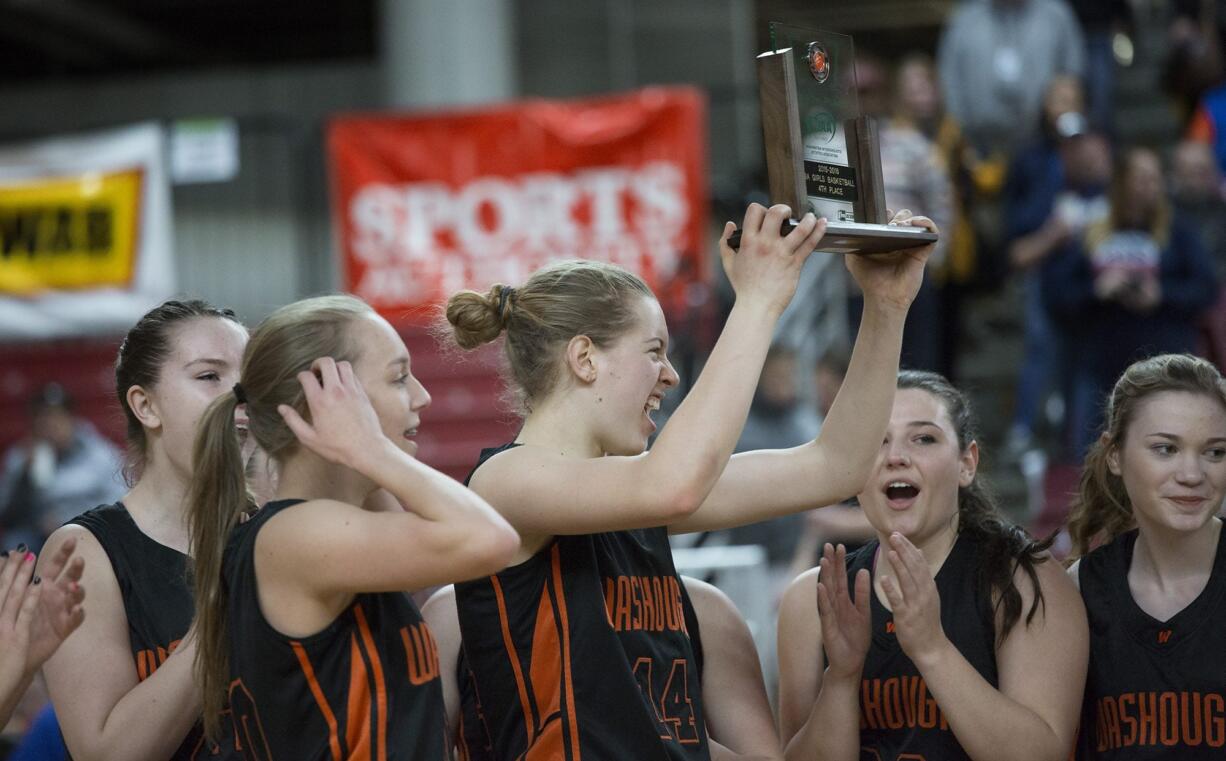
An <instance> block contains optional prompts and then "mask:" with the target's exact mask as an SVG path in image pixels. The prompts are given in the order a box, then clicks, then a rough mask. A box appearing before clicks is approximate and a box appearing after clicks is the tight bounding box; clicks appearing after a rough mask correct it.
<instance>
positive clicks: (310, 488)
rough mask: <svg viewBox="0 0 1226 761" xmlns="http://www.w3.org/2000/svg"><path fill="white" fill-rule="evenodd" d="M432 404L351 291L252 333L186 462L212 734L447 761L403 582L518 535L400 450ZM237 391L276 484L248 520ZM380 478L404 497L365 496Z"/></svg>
mask: <svg viewBox="0 0 1226 761" xmlns="http://www.w3.org/2000/svg"><path fill="white" fill-rule="evenodd" d="M429 403H430V395H429V394H428V393H426V390H425V389H424V388H423V387H422V385H421V384H420V383H418V381H417V379H416V378H414V377H413V374H412V372H411V369H410V357H409V352H408V350H407V349H406V348H405V345H404V341H403V340H401V338H400V336H399V334H397V333H396V331H395V330H394V329H393V328H392V326H391V325H389V324H388V322H387V321H386V320H384V319H383V318H382V317H380V316H378V315H377V314H375V312H374V311H373V310H372V309H371V308H370V307H369V306H367V305H366V304H365V303H363V302H362V301H359V300H358V299H355V298H351V297H348V296H323V297H319V298H314V299H306V300H304V301H299V302H295V303H293V304H289V305H287V306H284V307H281V308H280V309H278V310H277V311H275V312H273V313H272V314H271V315H269V317H268V318H267V319H265V320H264V322H262V323H261V324H260V326H259V327H258V328H257V329H256V330H255V332H254V333H253V334H252V336H251V341H250V343H249V344H248V346H247V350H246V352H244V354H243V357H242V362H241V367H240V373H239V377H238V383H237V384H235V385H234V388H233V391H232V392H231V393H227V394H225V395H223V396H222V397H221V398H220V399H218V400H217V401H216V402H214V403H213V405H212V406H211V407H209V409H208V411H207V412H206V413H205V415H204V419H203V421H202V422H201V425H200V433H199V435H198V436H197V438H196V442H195V447H194V450H193V458H192V459H193V462H194V463H195V478H194V480H193V482H192V489H191V493H190V495H189V499H188V505H189V516H190V527H191V546H192V550H193V557H194V558H195V568H194V576H195V593H196V599H197V600H198V601H199V620H198V622H197V628H198V631H199V635H198V640H199V645H198V648H197V650H196V659H195V675H196V678H197V680H198V683H199V685H200V690H201V692H202V694H203V697H202V700H203V705H204V726H205V730H206V732H207V733H208V734H209V736H211V737H220V736H223V735H231V734H232V735H233V736H236V737H237V738H238V740H239V742H240V743H241V745H242V746H243V747H245V748H246V749H247V752H248V753H249V754H250V755H248V756H247V758H250V759H260V760H263V759H269V758H282V759H294V760H295V761H325V759H327V760H332V761H334V760H335V759H339V758H346V759H359V758H378V759H386V758H396V759H423V760H424V759H430V761H437V760H438V759H441V758H445V757H446V750H445V744H446V739H445V736H444V732H445V726H444V717H443V697H442V691H441V689H440V687H439V683H438V660H437V651H436V649H435V647H434V645H433V638H432V637H431V635H430V631H429V629H428V628H427V627H426V626H425V624H424V623H423V621H422V618H421V614H420V613H419V612H418V609H417V606H416V605H414V604H413V601H412V600H411V599H410V598H409V596H408V595H407V594H405V593H404V590H412V589H420V588H422V587H427V586H432V585H437V584H443V583H449V582H452V581H456V580H459V579H466V578H472V577H474V576H480V575H482V574H486V573H490V572H491V571H492V570H494V569H497V568H501V567H502V566H503V565H505V564H506V563H507V561H508V560H509V559H510V557H511V554H512V552H514V551H515V550H517V549H518V547H519V539H518V537H517V536H516V534H515V532H514V531H513V530H512V529H511V527H510V526H509V525H507V523H506V521H504V520H503V519H502V518H501V517H499V516H498V514H497V513H495V512H494V511H493V510H492V509H491V508H490V506H489V505H487V504H486V503H485V501H484V500H482V499H481V498H480V497H478V496H477V495H476V494H474V493H473V492H472V491H470V490H468V489H465V488H464V487H462V486H461V485H460V484H458V483H456V482H455V481H453V480H452V479H450V478H448V477H446V476H444V475H443V474H441V473H439V472H438V471H435V470H433V469H431V468H429V467H428V466H426V465H423V464H422V463H420V462H418V461H417V460H416V459H415V458H414V457H413V455H414V454H415V453H416V451H417V444H416V442H414V441H413V436H414V435H415V434H416V432H417V427H418V425H419V423H420V419H421V412H422V410H424V409H425V408H426V407H427V406H428V405H429ZM239 404H245V405H246V410H247V425H248V430H249V435H250V436H251V437H252V438H254V439H255V443H256V444H257V445H258V446H259V447H260V448H261V449H262V450H263V451H264V452H265V453H266V454H267V456H268V458H269V459H270V460H271V461H272V462H273V463H275V465H276V472H277V483H276V495H275V499H274V500H272V501H270V502H268V503H267V504H266V505H264V506H263V507H262V508H260V510H259V511H258V512H257V513H255V514H254V515H253V516H252V517H251V518H250V520H247V521H246V522H241V521H240V518H241V516H242V514H243V513H244V511H249V510H251V509H253V508H254V504H253V503H252V501H251V497H250V493H249V492H248V488H247V483H246V482H245V480H244V468H243V459H242V454H241V449H242V447H241V443H240V440H239V436H238V433H237V432H236V431H235V429H234V426H233V424H232V420H233V417H234V411H235V408H236V407H237V406H238V405H239ZM381 489H383V490H386V491H387V492H388V493H390V494H391V495H392V496H393V497H395V498H397V499H398V500H400V501H401V502H402V503H403V504H404V505H405V509H390V510H384V509H369V508H368V506H367V503H368V502H369V503H371V504H374V503H377V502H379V500H370V498H371V496H372V495H375V494H376V493H379V492H380V490H381Z"/></svg>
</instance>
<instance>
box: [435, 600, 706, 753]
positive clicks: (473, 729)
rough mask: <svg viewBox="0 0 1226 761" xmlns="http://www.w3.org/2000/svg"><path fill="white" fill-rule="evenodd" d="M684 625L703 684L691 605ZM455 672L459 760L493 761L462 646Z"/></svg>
mask: <svg viewBox="0 0 1226 761" xmlns="http://www.w3.org/2000/svg"><path fill="white" fill-rule="evenodd" d="M685 626H686V628H687V629H688V630H689V632H690V642H691V643H693V647H694V665H695V666H696V667H697V669H698V674H699V682H700V683H701V681H702V667H703V653H702V634H701V632H700V631H699V628H698V617H697V616H696V615H695V613H694V608H693V607H692V606H689V605H687V606H686V608H685ZM455 671H456V673H455V678H456V685H457V686H458V688H459V693H460V722H459V726H457V727H456V748H457V749H458V750H459V756H458V757H457V761H494V759H496V758H497V757H498V755H497V754H496V753H494V741H493V738H492V737H491V735H490V728H489V725H488V724H487V722H486V720H485V706H483V705H482V704H481V693H480V692H479V691H478V690H477V680H476V677H475V676H474V675H473V671H472V669H470V668H469V667H468V661H466V660H465V659H464V649H463V648H460V652H459V655H458V657H457V658H456V667H455Z"/></svg>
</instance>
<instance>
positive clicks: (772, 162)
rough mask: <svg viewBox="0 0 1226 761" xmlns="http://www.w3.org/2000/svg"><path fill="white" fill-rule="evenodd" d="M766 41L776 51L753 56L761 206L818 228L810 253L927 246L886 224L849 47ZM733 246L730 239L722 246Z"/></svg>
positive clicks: (802, 37)
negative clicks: (785, 210) (763, 192)
mask: <svg viewBox="0 0 1226 761" xmlns="http://www.w3.org/2000/svg"><path fill="white" fill-rule="evenodd" d="M771 39H772V41H773V43H774V44H775V47H776V49H775V50H771V51H768V52H766V53H762V54H761V55H759V56H758V94H759V99H760V102H761V111H762V136H763V140H764V143H765V148H766V171H767V177H768V179H769V182H770V198H771V202H772V203H783V204H787V205H788V206H789V207H791V209H792V211H793V213H794V214H795V215H796V217H800V216H802V215H803V214H804V213H805V212H809V211H812V212H813V213H815V214H817V215H818V216H819V217H825V218H826V221H827V226H826V234H825V236H824V237H823V238H822V241H821V243H820V244H819V246H818V250H819V251H828V252H831V253H837V254H874V253H886V252H891V251H898V250H901V249H906V248H914V247H917V246H923V245H926V244H928V243H931V242H933V241H935V240H936V239H937V236H936V234H935V233H931V232H928V231H927V230H925V229H923V228H919V227H905V226H891V225H889V224H887V223H888V222H889V219H888V218H887V216H886V208H885V184H884V183H883V181H882V176H881V149H880V143H879V140H878V136H877V123H876V120H874V119H873V117H871V116H864V115H862V114H860V112H859V107H858V101H857V97H856V95H857V93H856V83H855V53H854V48H853V47H852V41H851V38H850V37H848V36H846V35H842V34H835V33H833V32H820V31H816V30H809V29H799V28H796V27H789V26H784V25H782V24H777V23H772V24H771ZM794 225H795V220H789V221H788V222H786V223H785V224H784V230H785V232H786V231H787V230H790V228H791V227H792V226H794ZM739 239H740V232H739V231H737V232H736V233H733V236H732V240H730V241H729V242H730V244H732V245H733V247H734V248H735V247H736V246H737V245H738V244H739Z"/></svg>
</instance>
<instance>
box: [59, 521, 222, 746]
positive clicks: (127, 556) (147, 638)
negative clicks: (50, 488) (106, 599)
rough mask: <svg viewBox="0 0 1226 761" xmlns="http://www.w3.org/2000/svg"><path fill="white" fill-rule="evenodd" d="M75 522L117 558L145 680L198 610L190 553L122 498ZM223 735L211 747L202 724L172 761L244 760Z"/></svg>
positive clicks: (114, 563) (115, 563) (138, 666)
mask: <svg viewBox="0 0 1226 761" xmlns="http://www.w3.org/2000/svg"><path fill="white" fill-rule="evenodd" d="M69 523H70V524H76V525H78V526H81V527H83V528H85V529H87V530H88V531H89V532H90V533H91V534H93V535H94V537H95V538H96V539H97V540H98V544H100V545H102V549H103V551H104V552H106V556H107V559H108V560H110V561H111V569H112V570H113V571H114V572H115V580H116V581H117V582H119V593H120V595H121V596H122V597H123V609H124V615H125V616H126V617H127V619H128V641H129V642H130V643H131V646H132V658H133V660H134V661H135V662H136V676H137V678H138V679H140V681H142V682H143V681H144V680H146V679H148V678H149V676H150V675H152V674H153V672H154V671H156V670H157V668H158V667H159V666H161V665H162V664H163V663H164V662H165V661H166V659H167V658H169V657H170V654H171V653H172V652H174V650H175V648H176V647H178V645H179V640H181V639H182V638H183V635H185V634H187V630H188V627H190V626H191V623H192V617H193V616H194V615H195V610H196V607H195V604H194V603H193V602H192V593H191V590H190V589H189V588H188V586H187V555H184V554H183V553H181V552H178V551H177V550H172V549H171V548H169V547H167V546H166V545H164V544H160V543H158V542H155V541H154V540H153V539H150V538H149V537H148V536H147V535H146V534H145V533H144V532H143V531H141V530H140V528H139V527H138V526H137V525H136V522H135V521H133V520H132V516H131V515H129V514H128V510H127V508H125V507H124V506H123V503H120V502H116V503H115V504H113V505H103V506H101V507H95V508H94V509H93V510H90V511H89V512H86V513H82V514H81V515H78V516H77V517H76V518H73V519H72V520H71V521H69ZM86 607H87V608H88V605H87V606H86ZM219 739H220V741H221V746H220V747H216V746H212V747H210V746H209V745H208V744H207V743H206V742H205V741H204V735H203V732H202V730H201V726H200V725H199V724H197V725H196V726H195V727H193V728H192V730H191V732H189V733H188V735H187V737H186V738H185V739H184V740H183V743H182V744H181V745H180V746H179V748H178V749H177V750H175V753H174V755H173V756H171V757H170V761H194V759H209V760H210V761H224V760H225V759H234V760H236V761H237V760H238V759H242V755H241V754H240V753H237V752H236V751H235V749H234V738H232V737H222V738H219Z"/></svg>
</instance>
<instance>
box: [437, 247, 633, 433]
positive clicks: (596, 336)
mask: <svg viewBox="0 0 1226 761" xmlns="http://www.w3.org/2000/svg"><path fill="white" fill-rule="evenodd" d="M642 296H649V297H652V298H654V297H655V296H654V294H652V292H651V289H650V288H648V287H647V284H646V283H644V282H643V280H642V279H641V278H639V277H638V276H637V275H634V274H632V273H630V272H627V271H626V270H624V269H622V268H621V267H616V266H614V265H612V264H605V263H603V262H593V261H582V260H572V261H563V262H557V263H555V264H551V265H549V266H547V267H544V268H542V269H539V270H537V271H536V272H535V273H534V274H533V275H532V277H530V278H528V282H526V283H524V284H523V285H522V286H520V287H518V288H511V287H509V286H506V285H503V284H501V283H497V284H495V285H493V286H492V287H491V288H490V289H489V291H487V292H486V293H484V294H482V293H478V292H476V291H460V292H459V293H457V294H455V295H454V296H452V297H451V298H450V299H448V301H447V307H446V316H447V322H448V323H450V325H451V331H450V332H451V334H452V336H453V338H454V340H455V343H457V344H458V345H459V346H460V348H462V349H473V348H476V347H477V346H480V345H481V344H484V343H489V342H490V341H494V340H496V339H497V338H498V337H499V336H500V335H502V333H503V332H504V331H505V332H506V335H507V337H506V343H505V349H506V357H507V364H508V365H509V368H510V376H511V378H510V381H511V384H512V386H513V387H514V389H513V390H514V391H516V392H517V394H518V397H519V399H518V401H519V403H520V406H521V411H528V410H531V409H532V405H533V404H534V403H536V402H539V401H540V400H541V399H544V398H545V397H546V396H548V394H549V392H550V391H552V390H553V388H554V386H555V385H556V384H557V382H558V380H559V378H560V377H561V373H560V370H561V364H562V352H563V350H564V348H565V346H566V344H567V342H569V341H570V339H572V338H574V337H575V336H587V337H588V338H590V339H591V340H592V343H594V344H596V345H597V346H607V345H608V344H610V343H612V342H613V341H615V340H617V339H618V338H619V337H621V336H622V335H623V334H624V333H625V332H626V331H627V330H628V329H629V328H630V327H631V326H632V325H633V324H634V321H635V318H636V315H635V309H634V299H633V298H632V297H642Z"/></svg>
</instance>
